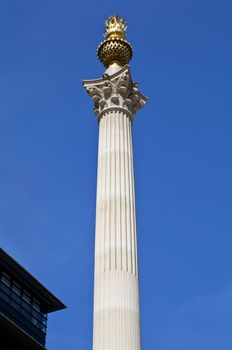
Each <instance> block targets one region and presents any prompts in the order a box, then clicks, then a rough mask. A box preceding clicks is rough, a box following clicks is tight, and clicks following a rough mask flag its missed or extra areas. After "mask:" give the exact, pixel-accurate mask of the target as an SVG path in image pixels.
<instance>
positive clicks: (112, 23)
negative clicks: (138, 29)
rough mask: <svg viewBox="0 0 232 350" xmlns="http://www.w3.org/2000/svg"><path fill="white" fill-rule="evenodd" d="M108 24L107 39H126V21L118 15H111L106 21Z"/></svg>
mask: <svg viewBox="0 0 232 350" xmlns="http://www.w3.org/2000/svg"><path fill="white" fill-rule="evenodd" d="M105 25H106V33H105V38H106V39H125V36H126V28H127V27H126V21H125V20H124V19H123V18H120V19H119V17H118V16H110V18H109V19H108V20H106V21H105Z"/></svg>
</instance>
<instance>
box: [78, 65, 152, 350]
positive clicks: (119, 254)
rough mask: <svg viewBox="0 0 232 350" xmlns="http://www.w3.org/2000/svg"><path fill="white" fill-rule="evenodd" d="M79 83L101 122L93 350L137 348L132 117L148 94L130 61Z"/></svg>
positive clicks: (137, 319)
mask: <svg viewBox="0 0 232 350" xmlns="http://www.w3.org/2000/svg"><path fill="white" fill-rule="evenodd" d="M83 84H84V86H85V88H86V91H87V93H88V94H89V96H91V97H92V99H93V102H94V112H95V114H96V115H97V117H98V121H99V148H98V180H97V206H96V236H95V277H94V334H93V350H140V349H141V345H140V320H139V319H140V317H139V287H138V257H137V237H136V217H135V192H134V173H133V151H132V136H131V122H132V120H133V117H134V115H135V113H136V112H137V111H138V110H139V109H140V108H142V107H143V106H144V104H145V103H146V101H147V98H146V97H145V96H143V95H142V94H141V93H140V92H139V91H138V88H137V86H138V84H137V83H133V81H132V79H131V75H130V68H129V66H128V65H126V66H124V67H123V68H122V69H120V70H117V72H116V73H114V74H111V75H108V74H104V75H103V78H101V79H96V80H85V81H83Z"/></svg>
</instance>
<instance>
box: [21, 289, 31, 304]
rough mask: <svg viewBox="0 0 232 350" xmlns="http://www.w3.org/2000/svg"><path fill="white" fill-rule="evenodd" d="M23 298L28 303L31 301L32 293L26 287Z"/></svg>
mask: <svg viewBox="0 0 232 350" xmlns="http://www.w3.org/2000/svg"><path fill="white" fill-rule="evenodd" d="M23 300H25V301H26V302H27V303H28V304H30V303H31V295H30V294H29V293H28V292H27V291H26V290H25V289H24V290H23Z"/></svg>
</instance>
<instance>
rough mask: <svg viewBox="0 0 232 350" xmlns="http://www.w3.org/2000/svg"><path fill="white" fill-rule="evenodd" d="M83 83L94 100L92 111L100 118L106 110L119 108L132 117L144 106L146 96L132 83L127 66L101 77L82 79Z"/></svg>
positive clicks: (136, 84)
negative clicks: (88, 79)
mask: <svg viewBox="0 0 232 350" xmlns="http://www.w3.org/2000/svg"><path fill="white" fill-rule="evenodd" d="M83 85H84V86H85V88H86V91H87V93H88V95H89V96H91V97H92V99H93V102H94V113H95V114H96V115H97V116H98V118H101V116H102V115H103V114H104V113H105V112H107V110H109V109H110V110H114V109H116V110H117V109H120V110H123V111H124V112H125V113H127V115H129V116H130V117H131V119H132V118H133V116H134V114H135V113H137V111H138V110H139V109H140V108H142V107H143V106H144V104H145V103H146V101H147V98H146V97H145V96H144V95H142V94H141V93H140V92H139V91H138V88H137V87H138V83H133V82H132V80H131V76H130V70H129V66H125V67H124V68H122V69H121V70H120V71H119V72H117V73H115V74H113V75H111V76H109V75H108V74H104V75H103V78H102V79H98V80H90V81H84V82H83Z"/></svg>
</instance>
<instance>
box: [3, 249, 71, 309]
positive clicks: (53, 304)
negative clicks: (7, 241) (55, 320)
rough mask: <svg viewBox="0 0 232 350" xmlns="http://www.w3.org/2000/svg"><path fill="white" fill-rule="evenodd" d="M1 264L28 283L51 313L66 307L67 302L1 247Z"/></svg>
mask: <svg viewBox="0 0 232 350" xmlns="http://www.w3.org/2000/svg"><path fill="white" fill-rule="evenodd" d="M1 264H3V266H5V267H6V268H8V270H9V271H11V272H12V273H15V274H16V275H17V278H18V279H20V280H21V281H22V282H24V283H25V284H27V285H28V286H29V287H30V288H31V290H32V291H33V293H34V294H35V295H38V296H39V297H40V298H42V299H43V300H44V302H45V303H46V304H47V310H46V312H48V313H49V312H53V311H57V310H61V309H65V308H66V305H65V304H63V303H62V302H61V301H60V300H59V299H58V298H57V297H56V296H55V295H53V294H52V293H51V292H50V291H49V290H48V289H47V288H46V287H44V286H43V285H42V284H41V283H40V282H39V281H38V280H37V279H36V278H35V277H33V276H32V275H31V274H30V273H29V272H28V271H27V270H26V269H25V268H24V267H22V266H21V265H20V264H19V263H18V262H17V261H15V260H14V259H13V258H12V257H11V256H10V255H8V254H7V253H6V252H5V251H4V250H3V249H2V248H1V247H0V265H1Z"/></svg>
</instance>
